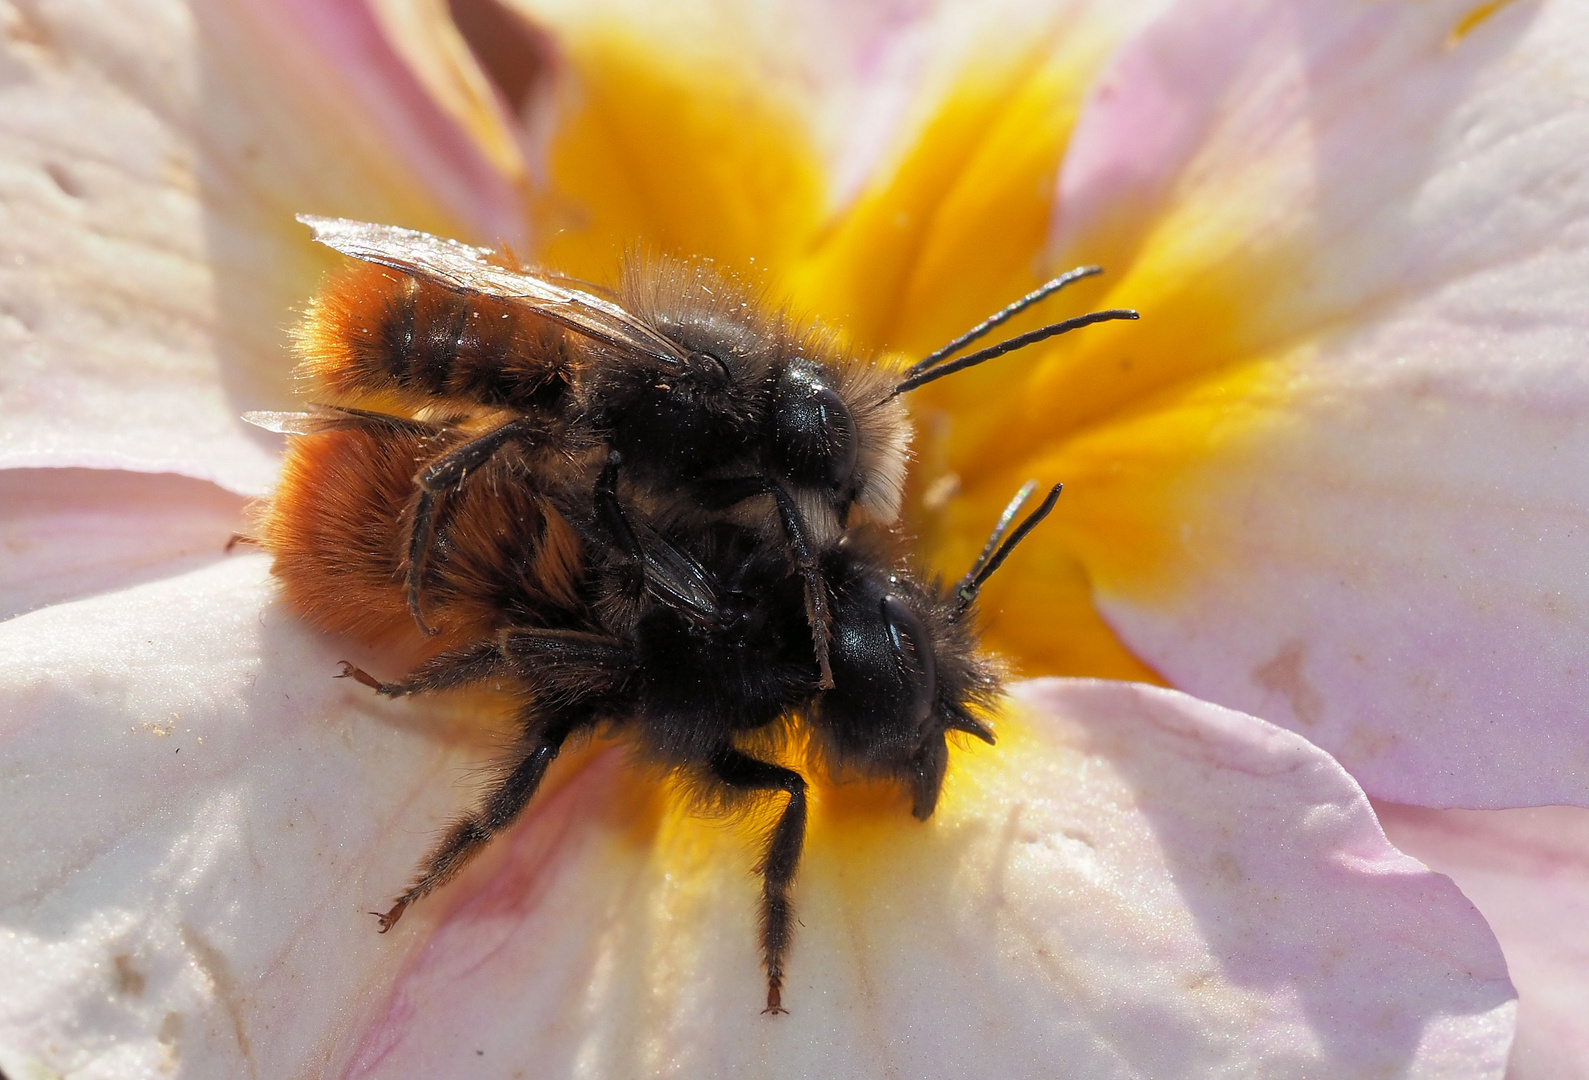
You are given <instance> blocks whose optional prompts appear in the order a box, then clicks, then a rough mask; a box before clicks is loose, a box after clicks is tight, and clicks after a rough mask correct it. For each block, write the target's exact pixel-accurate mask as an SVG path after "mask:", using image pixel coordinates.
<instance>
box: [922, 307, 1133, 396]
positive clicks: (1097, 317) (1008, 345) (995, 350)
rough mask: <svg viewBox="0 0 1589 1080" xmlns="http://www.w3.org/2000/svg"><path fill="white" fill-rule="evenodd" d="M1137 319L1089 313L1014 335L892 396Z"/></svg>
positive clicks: (1123, 311)
mask: <svg viewBox="0 0 1589 1080" xmlns="http://www.w3.org/2000/svg"><path fill="white" fill-rule="evenodd" d="M1139 318H1141V316H1140V315H1138V314H1137V313H1136V312H1135V311H1133V310H1131V309H1130V308H1110V309H1109V310H1108V311H1089V312H1088V313H1087V314H1085V315H1077V316H1076V317H1075V318H1074V319H1066V320H1064V321H1063V322H1057V323H1051V324H1049V325H1048V326H1043V327H1039V328H1038V329H1036V330H1029V331H1027V332H1026V333H1024V334H1017V335H1016V336H1015V337H1012V338H1010V339H1008V340H1006V341H1001V342H999V343H998V344H997V345H990V346H988V347H987V348H986V349H978V350H977V351H976V352H974V353H967V354H966V355H965V356H962V357H961V358H960V359H958V360H951V361H949V362H948V363H947V364H943V365H941V366H939V367H935V368H933V369H932V370H930V371H923V372H920V373H918V374H915V375H912V376H910V377H909V378H907V379H905V380H904V381H903V382H901V383H900V384H899V385H898V386H896V387H894V396H898V395H899V394H905V393H909V392H910V391H912V390H914V389H916V388H917V387H918V386H925V385H926V384H927V383H930V382H932V381H933V380H934V379H941V378H943V377H944V376H945V375H953V374H954V373H955V372H957V371H964V370H965V369H966V368H968V367H975V366H976V365H978V364H980V363H983V362H985V361H988V360H992V359H993V358H994V357H997V356H1003V355H1004V354H1005V353H1007V352H1014V351H1015V350H1016V349H1024V348H1026V347H1027V346H1028V345H1035V344H1037V343H1038V342H1039V341H1044V340H1046V339H1048V338H1051V337H1057V336H1059V335H1060V334H1066V333H1069V332H1070V331H1072V330H1079V329H1081V328H1082V327H1083V326H1091V325H1092V324H1093V323H1101V322H1112V321H1113V320H1115V319H1139Z"/></svg>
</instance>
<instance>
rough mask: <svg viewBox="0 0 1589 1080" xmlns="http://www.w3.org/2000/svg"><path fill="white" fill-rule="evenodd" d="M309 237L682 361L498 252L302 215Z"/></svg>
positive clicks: (582, 294)
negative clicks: (497, 260) (498, 260)
mask: <svg viewBox="0 0 1589 1080" xmlns="http://www.w3.org/2000/svg"><path fill="white" fill-rule="evenodd" d="M298 220H299V221H301V222H303V223H304V224H305V225H307V226H309V228H310V229H311V230H312V232H313V234H314V239H315V240H317V241H319V242H320V243H322V244H324V245H326V246H327V247H329V248H334V249H335V250H337V251H340V252H342V254H344V255H349V256H352V257H353V258H355V259H362V260H363V261H364V262H370V263H377V264H379V265H381V266H389V267H391V268H392V269H393V270H400V271H402V272H403V273H405V274H412V275H413V276H414V277H417V278H420V279H422V280H424V281H429V282H434V283H435V284H437V285H440V286H441V287H442V288H444V289H450V290H451V291H453V292H457V293H473V294H476V295H479V296H489V297H491V298H493V299H496V300H506V301H510V302H512V303H516V304H522V305H524V306H525V307H527V308H529V309H530V310H531V311H534V312H535V313H536V314H537V315H542V316H544V317H546V318H548V319H552V320H554V321H555V322H559V323H561V324H562V325H564V326H566V327H568V328H569V329H570V330H572V331H574V332H575V333H577V334H583V335H584V336H586V337H590V338H594V339H595V340H597V341H600V342H603V343H604V344H607V345H611V346H613V347H614V348H618V349H624V350H626V351H630V352H639V353H643V354H645V355H647V356H652V357H655V358H656V359H658V360H661V361H662V362H663V363H668V364H677V363H682V362H683V360H684V354H683V352H682V351H681V350H680V349H679V346H678V345H676V344H675V343H674V342H673V341H672V340H670V339H669V338H667V337H666V336H664V335H662V334H660V333H658V332H657V331H655V330H653V329H651V328H650V327H648V326H646V325H645V324H644V323H642V322H640V321H639V320H638V319H636V318H635V317H634V316H633V315H632V314H630V313H629V312H628V311H626V310H624V308H623V307H622V306H621V305H619V304H615V303H613V302H612V301H611V300H608V299H606V298H605V297H601V296H597V295H595V294H594V293H589V292H586V291H584V290H583V289H576V288H572V287H570V286H569V285H567V284H562V283H559V279H556V278H553V277H550V276H547V275H541V274H535V273H524V272H521V271H517V270H509V269H508V268H507V267H504V266H498V265H496V264H494V263H492V262H491V261H490V259H491V256H493V255H494V254H495V252H493V251H491V250H489V249H488V248H480V247H474V246H472V245H469V244H464V243H460V242H459V241H457V240H448V239H446V238H444V237H440V236H432V235H431V234H430V233H426V232H419V231H418V230H416V229H400V228H398V227H397V226H395V225H376V224H372V223H370V222H367V221H350V220H349V219H347V218H327V217H315V216H314V215H312V214H299V215H298Z"/></svg>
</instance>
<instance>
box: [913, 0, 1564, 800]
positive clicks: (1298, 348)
mask: <svg viewBox="0 0 1589 1080" xmlns="http://www.w3.org/2000/svg"><path fill="white" fill-rule="evenodd" d="M1584 17H1585V9H1584V8H1583V7H1582V6H1581V5H1572V4H1550V3H1514V4H1505V5H1497V4H1485V5H1479V6H1474V5H1471V4H1465V3H1458V4H1453V3H1427V4H1345V5H1343V4H1337V3H1333V2H1329V0H1323V2H1313V0H1289V2H1275V3H1265V4H1255V3H1245V2H1237V0H1231V2H1228V3H1227V2H1216V3H1213V4H1209V3H1203V2H1197V3H1187V4H1182V5H1179V6H1178V7H1176V8H1175V9H1172V10H1171V11H1170V12H1169V13H1167V14H1166V15H1165V16H1164V17H1163V19H1162V20H1160V21H1159V22H1157V23H1155V24H1153V25H1152V26H1150V27H1149V28H1148V29H1146V30H1144V31H1143V32H1142V33H1141V34H1140V35H1139V36H1138V37H1137V38H1136V39H1135V40H1133V41H1131V42H1130V43H1128V44H1127V45H1126V46H1125V47H1124V48H1123V49H1122V50H1121V51H1120V52H1119V53H1118V54H1116V56H1115V57H1114V58H1113V59H1112V60H1111V62H1110V67H1109V69H1108V70H1107V71H1106V72H1105V73H1104V74H1103V75H1102V76H1101V77H1100V79H1099V80H1098V83H1097V85H1096V86H1095V87H1094V88H1093V89H1092V92H1091V97H1090V98H1089V100H1088V102H1087V103H1086V105H1085V106H1084V108H1083V109H1082V111H1081V115H1080V117H1079V119H1078V121H1077V125H1076V128H1075V131H1074V134H1073V135H1072V137H1071V139H1070V141H1069V144H1068V149H1067V152H1066V155H1065V159H1064V162H1063V166H1062V169H1061V172H1060V184H1059V192H1058V204H1057V214H1056V217H1055V220H1054V222H1053V235H1054V239H1053V244H1052V249H1051V250H1052V258H1053V260H1054V265H1055V267H1056V268H1060V267H1066V266H1069V265H1072V264H1075V263H1080V262H1087V263H1101V264H1103V265H1104V266H1105V267H1107V268H1108V271H1109V273H1108V274H1107V275H1106V277H1105V278H1103V279H1099V282H1100V283H1099V284H1097V285H1096V286H1095V289H1096V290H1097V291H1096V292H1095V293H1094V296H1095V297H1096V299H1097V302H1098V304H1099V306H1122V305H1125V306H1133V307H1136V308H1139V309H1140V310H1141V312H1142V321H1141V322H1140V323H1136V324H1111V325H1109V326H1103V327H1095V328H1092V329H1089V330H1088V331H1087V332H1086V333H1085V335H1080V334H1078V335H1074V340H1071V341H1069V342H1066V343H1065V344H1064V347H1059V346H1056V347H1055V348H1054V349H1053V350H1051V351H1050V352H1049V353H1047V354H1045V355H1044V356H1043V357H1042V359H1041V360H1040V361H1030V362H1028V363H1027V364H1025V365H1024V366H1019V367H1018V368H1017V367H1014V366H1012V367H1006V368H996V366H995V365H992V364H990V365H988V370H986V371H984V372H983V373H982V374H981V375H980V379H981V382H980V383H978V382H976V381H975V380H973V379H972V378H971V376H970V375H969V374H968V375H967V376H964V377H959V378H963V379H964V382H963V383H962V384H961V385H959V386H955V387H953V388H952V390H951V389H948V387H949V385H950V384H952V383H953V382H954V381H955V380H945V382H944V383H943V384H941V385H944V386H945V387H946V389H945V391H944V392H945V393H946V394H949V393H953V394H955V395H957V396H955V397H954V398H953V399H952V401H949V402H946V403H944V402H939V400H938V399H936V398H933V399H931V401H932V403H934V404H937V405H939V406H940V407H942V408H943V409H944V412H945V414H946V415H948V416H949V417H951V420H952V423H953V425H954V429H953V432H952V434H951V435H950V436H949V437H948V439H947V442H946V446H947V449H946V450H945V451H944V455H945V457H946V458H947V461H948V463H949V466H950V468H952V470H953V471H954V472H955V473H956V474H957V475H958V476H959V477H960V478H961V480H962V481H963V482H964V484H965V495H966V497H965V498H964V499H963V500H962V503H961V505H960V506H959V507H957V509H956V511H955V513H956V514H957V515H959V517H961V518H964V517H966V516H968V515H974V516H975V518H976V519H977V520H978V521H979V522H985V521H990V520H992V518H993V517H994V516H995V515H996V514H997V508H998V506H999V505H1001V504H1002V502H1003V500H1004V499H1005V498H1007V497H1008V493H1009V492H1010V491H1012V490H1014V488H1015V487H1016V486H1018V485H1019V484H1020V482H1021V481H1022V480H1023V479H1025V478H1026V477H1027V476H1039V477H1043V478H1045V479H1047V478H1052V479H1062V480H1064V481H1065V483H1066V493H1065V497H1064V499H1062V500H1061V505H1060V509H1059V510H1057V511H1056V513H1055V518H1054V522H1053V524H1052V526H1045V531H1044V533H1043V534H1042V536H1041V537H1034V539H1033V542H1032V548H1033V550H1032V551H1031V552H1027V553H1024V556H1025V559H1026V561H1025V562H1024V563H1022V564H1020V567H1021V568H1020V569H1015V566H1016V564H1014V563H1012V564H1011V565H1012V572H1011V573H1010V576H1009V578H1008V579H1007V581H1006V582H1005V583H1003V584H1002V585H998V586H997V587H996V588H995V587H994V586H990V593H992V594H993V595H995V596H996V597H997V599H998V601H999V602H1000V603H1001V604H1002V606H1003V609H1004V619H1005V620H1006V621H1007V622H1008V623H1010V624H1013V625H1014V626H1016V627H1018V628H1030V627H1045V626H1046V627H1049V628H1050V632H1054V631H1053V622H1052V620H1049V619H1045V616H1046V615H1047V614H1048V613H1047V612H1046V611H1044V610H1042V609H1041V608H1040V607H1039V602H1038V599H1037V598H1036V597H1035V596H1034V595H1032V593H1031V592H1030V587H1029V581H1028V579H1027V578H1026V577H1025V576H1023V575H1025V574H1026V573H1027V568H1028V567H1030V566H1032V565H1033V564H1035V563H1038V562H1039V561H1041V560H1048V561H1053V562H1055V563H1061V564H1062V563H1063V562H1064V560H1065V559H1067V558H1069V559H1073V560H1075V561H1076V562H1078V563H1079V564H1080V568H1081V574H1082V576H1083V577H1084V578H1085V580H1087V581H1089V582H1090V583H1091V585H1092V588H1093V590H1094V593H1095V596H1096V599H1097V602H1098V605H1099V607H1100V609H1101V611H1102V612H1103V614H1104V615H1105V617H1106V618H1107V620H1108V621H1109V623H1110V624H1111V625H1112V626H1113V627H1114V628H1115V630H1116V631H1117V632H1118V633H1119V634H1120V636H1121V638H1122V639H1123V641H1124V642H1125V643H1126V644H1127V645H1128V646H1129V647H1130V648H1131V649H1132V651H1134V652H1135V653H1136V654H1137V655H1138V656H1139V657H1141V658H1142V660H1144V661H1145V662H1146V663H1147V664H1148V665H1150V666H1151V667H1152V668H1153V669H1154V670H1155V671H1157V672H1158V673H1159V674H1160V675H1162V676H1163V677H1164V678H1166V679H1167V680H1168V681H1169V682H1171V683H1172V684H1174V685H1175V686H1178V687H1180V688H1182V689H1184V690H1186V691H1188V692H1190V693H1193V694H1196V695H1197V696H1199V697H1202V698H1205V699H1209V700H1214V701H1219V702H1222V703H1224V704H1227V705H1230V706H1232V707H1235V708H1240V709H1243V710H1245V711H1247V712H1251V713H1254V714H1256V715H1260V716H1264V717H1267V718H1271V719H1273V720H1275V721H1276V722H1279V723H1282V724H1284V725H1286V726H1288V727H1291V728H1293V729H1294V730H1296V731H1298V732H1300V733H1302V734H1303V735H1305V736H1307V737H1308V738H1309V739H1311V740H1312V741H1314V742H1316V743H1317V744H1318V745H1320V746H1322V747H1324V748H1325V749H1327V750H1329V751H1330V752H1331V753H1332V754H1335V755H1336V756H1337V757H1338V758H1339V759H1340V760H1341V761H1342V762H1343V763H1344V764H1345V765H1346V766H1347V768H1348V769H1349V770H1350V771H1351V772H1352V773H1353V775H1354V776H1356V777H1357V778H1358V779H1359V780H1360V781H1361V782H1362V784H1363V785H1364V787H1365V788H1366V789H1367V790H1368V791H1369V792H1370V793H1371V794H1377V795H1382V796H1384V797H1386V798H1389V799H1395V800H1398V801H1401V802H1409V803H1419V804H1423V805H1432V806H1452V805H1466V806H1518V805H1530V804H1540V803H1553V802H1554V803H1578V804H1585V803H1589V720H1586V717H1589V711H1586V709H1585V705H1584V702H1585V700H1586V690H1589V686H1586V677H1589V665H1585V663H1584V659H1583V658H1584V656H1585V655H1586V654H1589V574H1586V573H1585V571H1584V565H1585V564H1584V558H1583V538H1584V537H1585V536H1586V535H1589V473H1586V472H1585V470H1584V469H1583V468H1582V463H1583V462H1584V461H1585V460H1589V425H1586V424H1585V422H1584V417H1585V415H1586V410H1589V368H1586V367H1585V365H1584V362H1583V361H1584V350H1585V341H1586V331H1589V292H1586V286H1585V282H1586V281H1589V173H1585V172H1584V170H1583V168H1582V161H1583V159H1584V156H1585V154H1586V153H1589V112H1586V111H1585V110H1584V108H1583V102H1584V100H1586V97H1589V65H1585V64H1584V62H1583V59H1582V54H1581V50H1580V49H1579V48H1578V46H1577V44H1576V43H1577V42H1579V41H1581V40H1582V39H1583V37H1584V35H1585V33H1589V24H1586V23H1585V21H1584ZM1078 302H1079V301H1078ZM1023 373H1024V374H1023ZM1012 380H1014V381H1015V382H1017V383H1018V384H1020V385H1019V388H1018V390H1017V391H1016V392H1014V393H1012V392H1011V391H1010V389H1008V387H1009V385H1010V383H1011V381H1012ZM1001 388H1003V389H1001ZM982 390H985V391H986V392H985V393H980V392H979V391H982ZM924 398H925V392H924ZM1012 401H1013V402H1015V405H1014V407H1013V408H1012V406H1011V402H1012ZM923 459H924V460H925V461H931V460H932V454H931V453H929V452H928V451H925V450H924V451H923ZM957 520H958V519H957ZM984 527H985V526H984ZM954 528H955V529H956V530H958V533H959V534H960V535H961V536H962V537H963V539H961V540H960V541H959V547H958V548H957V549H956V560H955V561H958V559H959V558H968V557H969V556H968V555H967V554H966V552H967V551H974V550H975V546H974V544H975V540H974V536H975V533H974V532H973V530H972V527H971V526H970V524H968V523H967V524H956V525H955V526H954ZM1045 545H1046V546H1045ZM1039 552H1042V554H1041V555H1040V554H1039ZM948 569H950V570H954V569H955V565H954V562H951V563H950V565H949V566H948ZM996 584H997V583H996ZM1018 594H1019V595H1018ZM1059 632H1063V631H1062V628H1061V629H1060V631H1059ZM1002 633H1003V631H1001V630H995V636H998V635H1001V634H1002ZM1012 645H1013V647H1014V649H1015V650H1016V651H1019V652H1024V653H1026V654H1027V655H1031V654H1032V651H1031V650H1029V649H1026V648H1024V647H1023V643H1022V642H1021V641H1020V640H1018V639H1017V640H1014V641H1013V642H1012Z"/></svg>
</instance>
